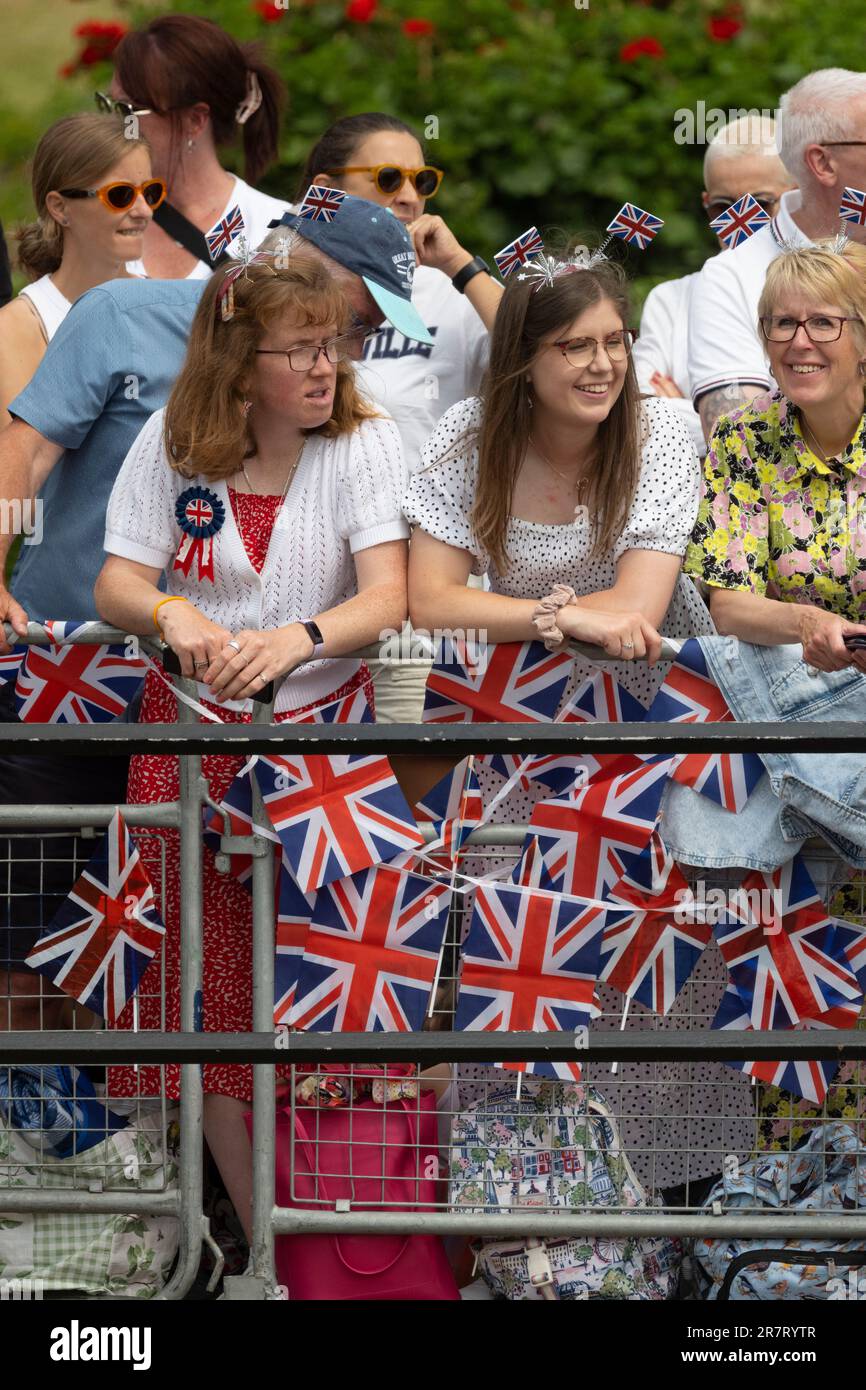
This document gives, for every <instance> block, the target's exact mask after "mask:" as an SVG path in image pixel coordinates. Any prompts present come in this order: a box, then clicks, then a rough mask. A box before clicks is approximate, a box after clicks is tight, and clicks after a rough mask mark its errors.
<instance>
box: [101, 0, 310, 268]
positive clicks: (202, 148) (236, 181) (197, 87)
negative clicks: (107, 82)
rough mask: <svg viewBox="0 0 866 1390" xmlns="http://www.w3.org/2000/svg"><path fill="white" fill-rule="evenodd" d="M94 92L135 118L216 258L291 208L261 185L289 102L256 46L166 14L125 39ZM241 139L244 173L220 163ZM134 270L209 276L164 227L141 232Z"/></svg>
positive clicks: (207, 23)
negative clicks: (106, 88)
mask: <svg viewBox="0 0 866 1390" xmlns="http://www.w3.org/2000/svg"><path fill="white" fill-rule="evenodd" d="M97 99H98V101H99V102H100V104H101V105H102V106H103V107H106V106H107V107H109V108H110V107H111V106H112V105H114V107H115V109H117V110H119V111H120V113H121V114H122V115H124V116H125V117H126V118H127V119H129V118H133V119H134V120H135V121H136V122H137V123H138V126H140V129H141V132H142V134H143V135H144V136H145V137H146V139H147V141H148V143H149V145H150V147H151V149H152V151H153V166H154V169H155V171H156V172H157V173H158V174H159V175H160V177H161V178H163V179H165V182H166V184H167V186H168V197H169V201H170V203H171V205H172V207H173V208H176V209H177V211H178V212H180V213H182V214H183V216H184V217H185V218H186V219H187V220H188V221H189V222H191V223H192V224H193V226H194V227H195V228H197V229H198V230H199V231H200V232H202V233H204V234H205V235H206V236H207V235H208V234H211V236H212V237H213V238H214V240H213V244H212V245H211V255H212V256H213V257H214V259H216V258H217V254H218V252H219V251H220V250H223V249H226V248H227V247H229V246H230V245H231V241H232V240H233V239H236V238H237V237H238V236H239V235H243V237H244V238H245V240H246V243H247V246H249V247H255V246H258V245H259V243H260V242H261V241H262V239H263V238H264V236H265V233H266V232H267V229H268V224H269V223H270V222H273V221H276V220H278V219H279V218H280V217H281V216H282V214H283V213H284V212H285V211H286V209H287V207H288V204H287V203H286V202H284V201H283V200H282V199H279V198H272V197H270V195H269V194H267V193H262V192H261V191H260V190H259V189H258V188H256V186H255V185H256V183H257V182H258V180H259V179H260V178H261V177H262V175H263V174H265V173H266V172H267V170H268V169H269V168H270V167H271V165H272V164H273V163H274V162H275V160H276V158H277V154H278V150H279V129H280V113H281V111H282V107H283V104H284V101H285V87H284V85H283V81H282V78H281V77H280V75H279V73H278V72H277V71H276V70H275V69H274V68H272V67H270V66H269V64H267V63H266V62H265V61H264V58H263V57H262V52H261V48H260V45H258V44H255V43H248V44H239V43H237V42H236V40H235V39H233V38H232V36H231V34H228V33H226V31H225V30H224V29H222V28H220V26H219V25H218V24H215V23H214V22H213V21H212V20H209V19H201V18H199V17H198V16H196V15H187V14H166V15H160V16H158V18H156V19H152V20H151V21H150V23H149V24H147V25H145V26H144V27H143V28H141V29H134V30H133V31H132V32H131V33H129V34H127V35H126V37H125V38H124V39H122V40H121V42H120V43H119V44H118V46H117V48H116V49H115V52H114V77H113V79H112V82H111V88H110V92H109V94H108V95H107V96H104V95H103V94H101V93H97ZM238 140H240V143H241V144H242V148H243V172H244V177H243V178H239V177H238V176H237V175H235V174H232V173H230V172H229V170H228V169H224V168H223V166H222V164H221V163H220V150H222V149H224V148H225V147H226V146H231V145H233V144H236V143H237V142H238ZM235 210H237V213H238V214H239V216H235V217H234V218H233V217H232V213H233V212H235ZM221 227H224V230H223V231H222V232H221ZM132 268H133V269H134V270H135V272H136V273H137V274H147V275H150V276H153V277H155V278H159V279H168V280H180V279H185V278H186V277H190V278H192V279H204V278H205V277H206V276H207V275H209V274H210V268H209V266H207V265H205V263H204V262H203V261H202V260H200V259H198V258H197V257H196V256H194V255H193V254H192V252H190V251H189V250H186V249H185V248H184V246H183V245H181V244H180V243H179V242H177V241H175V240H174V238H173V237H172V236H169V235H168V234H167V233H166V232H165V231H163V229H162V228H161V227H159V226H158V225H154V226H153V227H151V229H150V230H149V232H148V235H147V237H146V238H145V242H144V254H143V258H142V263H141V264H140V265H136V266H134V267H132Z"/></svg>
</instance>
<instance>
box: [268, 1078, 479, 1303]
mask: <svg viewBox="0 0 866 1390" xmlns="http://www.w3.org/2000/svg"><path fill="white" fill-rule="evenodd" d="M359 1070H360V1069H358V1068H355V1070H354V1074H355V1076H358V1075H359ZM376 1074H377V1075H381V1073H376ZM388 1075H389V1077H393V1076H394V1070H393V1069H390V1068H389V1071H388ZM293 1130H294V1136H295V1142H294V1148H293V1146H292V1132H293ZM438 1149H439V1140H438V1132H437V1120H436V1098H435V1096H434V1094H433V1092H432V1091H421V1092H420V1094H419V1095H418V1096H417V1097H416V1098H415V1099H412V1100H406V1099H402V1100H392V1101H388V1102H387V1103H386V1104H383V1105H378V1104H376V1103H375V1102H374V1101H373V1100H372V1099H369V1100H361V1101H358V1102H356V1103H354V1104H353V1105H352V1106H335V1107H334V1108H310V1109H305V1110H304V1111H303V1112H302V1113H299V1112H298V1110H297V1109H295V1110H294V1112H293V1111H292V1109H291V1107H290V1106H285V1107H284V1108H282V1109H280V1110H278V1111H277V1128H276V1200H277V1205H278V1206H281V1207H302V1208H306V1209H309V1210H319V1211H322V1210H328V1209H330V1210H333V1207H334V1203H335V1202H337V1201H338V1200H340V1199H343V1198H345V1199H347V1200H348V1201H350V1202H352V1203H353V1204H355V1203H357V1204H358V1205H360V1204H362V1203H363V1205H364V1209H365V1210H367V1211H369V1210H374V1211H396V1210H405V1209H406V1208H407V1207H411V1208H412V1210H423V1209H425V1208H426V1209H431V1208H432V1207H433V1204H434V1202H435V1200H436V1178H435V1176H428V1175H435V1174H436V1173H437V1171H438V1167H439V1154H438ZM293 1154H294V1169H295V1171H294V1183H293V1181H292V1172H291V1167H292V1157H293ZM276 1266H277V1279H278V1281H279V1282H280V1283H281V1284H285V1285H286V1287H287V1288H288V1291H289V1298H290V1299H298V1300H302V1301H311V1300H333V1301H340V1302H342V1301H352V1300H386V1299H398V1300H401V1301H408V1302H417V1301H453V1300H459V1298H460V1293H459V1291H458V1289H457V1284H456V1282H455V1279H454V1275H453V1273H452V1271H451V1266H450V1265H449V1263H448V1259H447V1256H446V1254H445V1249H444V1246H443V1244H442V1241H441V1240H440V1239H439V1237H438V1236H421V1235H387V1236H373V1235H356V1236H353V1235H339V1236H330V1235H320V1236H318V1235H309V1236H306V1235H299V1236H278V1237H277V1240H276Z"/></svg>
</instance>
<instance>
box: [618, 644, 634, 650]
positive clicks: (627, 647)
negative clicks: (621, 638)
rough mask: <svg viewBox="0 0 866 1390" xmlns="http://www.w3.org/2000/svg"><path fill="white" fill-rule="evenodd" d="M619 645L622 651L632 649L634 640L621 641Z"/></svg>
mask: <svg viewBox="0 0 866 1390" xmlns="http://www.w3.org/2000/svg"><path fill="white" fill-rule="evenodd" d="M620 646H621V647H622V649H623V651H624V652H631V651H634V642H621V643H620Z"/></svg>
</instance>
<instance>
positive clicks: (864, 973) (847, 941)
mask: <svg viewBox="0 0 866 1390" xmlns="http://www.w3.org/2000/svg"><path fill="white" fill-rule="evenodd" d="M834 920H835V923H836V935H835V937H834V944H835V946H836V948H837V949H838V950H840V951H841V952H842V953H843V954H844V956H845V959H846V961H847V962H848V965H849V967H850V969H851V973H852V974H853V975H854V976H855V977H856V980H857V983H858V984H859V986H860V988H861V989H862V990H863V991H864V992H866V926H861V925H858V924H857V923H855V922H849V921H847V919H846V920H843V919H842V918H841V917H836V918H835V919H834Z"/></svg>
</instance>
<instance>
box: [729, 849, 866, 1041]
mask: <svg viewBox="0 0 866 1390" xmlns="http://www.w3.org/2000/svg"><path fill="white" fill-rule="evenodd" d="M726 918H727V920H726V921H725V922H723V923H722V924H720V925H719V926H717V928H716V934H717V938H718V942H719V949H720V950H721V953H722V956H723V957H724V960H725V964H726V965H727V967H728V972H729V974H730V977H731V982H732V984H733V985H734V986H735V987H736V989H737V991H738V993H739V996H740V999H741V1000H742V1003H743V1005H744V1007H745V1009H746V1011H747V1013H748V1015H749V1020H750V1022H751V1024H752V1027H753V1028H790V1027H792V1026H793V1025H794V1024H796V1023H799V1022H801V1021H802V1020H803V1019H818V1018H820V1017H821V1016H822V1015H823V1014H824V1013H826V1012H827V1010H828V1009H833V1010H834V1011H837V1012H838V1011H841V1013H844V1014H848V1015H850V1017H851V1018H852V1020H854V1021H856V1019H857V1017H858V1015H859V1013H860V1006H861V1004H862V1002H863V991H862V989H861V988H860V985H859V984H858V982H857V977H856V976H855V975H854V973H853V971H852V970H851V967H850V965H849V963H848V959H847V956H846V954H845V949H844V945H843V943H842V942H841V940H840V941H838V942H837V939H836V923H835V922H834V921H833V919H832V918H830V917H828V916H827V913H826V911H825V909H824V906H823V904H822V903H821V900H820V899H819V897H818V894H817V893H816V891H815V885H814V883H813V882H812V879H811V878H810V876H809V873H808V870H807V869H806V866H805V864H804V862H803V860H802V858H801V856H800V855H799V854H798V855H796V856H795V857H794V858H793V859H792V860H790V861H789V862H788V863H787V864H783V865H782V867H781V868H780V869H776V870H775V871H774V872H773V873H772V874H763V873H752V874H748V875H747V876H746V878H744V880H743V882H742V885H741V888H740V891H739V892H738V893H730V894H729V895H728V906H727V909H726ZM852 1026H853V1025H852Z"/></svg>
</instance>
